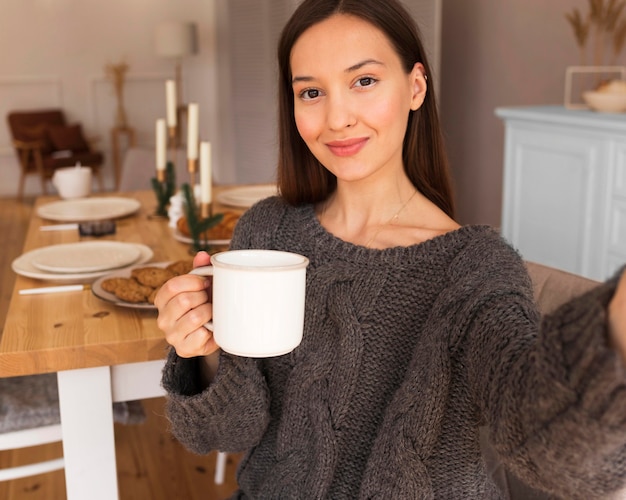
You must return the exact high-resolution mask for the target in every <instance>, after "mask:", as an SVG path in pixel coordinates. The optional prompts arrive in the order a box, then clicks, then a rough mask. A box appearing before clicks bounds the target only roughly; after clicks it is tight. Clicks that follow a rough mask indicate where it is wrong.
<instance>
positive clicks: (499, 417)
mask: <svg viewBox="0 0 626 500" xmlns="http://www.w3.org/2000/svg"><path fill="white" fill-rule="evenodd" d="M500 265H502V263H500ZM505 267H507V268H508V269H509V271H508V272H505V273H504V274H505V276H503V277H502V279H501V280H498V279H495V280H493V279H491V280H490V281H491V282H492V284H491V286H487V287H485V290H484V293H481V294H480V295H481V298H480V300H477V301H476V302H475V303H474V304H473V311H472V313H471V314H470V315H469V317H470V320H469V321H468V323H467V330H466V337H465V339H464V341H463V343H462V344H463V346H462V347H461V349H460V350H461V351H462V352H463V362H464V363H467V366H468V369H469V374H470V375H469V376H470V384H471V385H472V387H474V388H475V393H476V398H477V400H478V401H479V404H481V406H482V410H483V413H484V415H485V418H486V420H487V423H488V425H489V429H490V431H489V432H490V440H491V442H492V444H493V446H494V448H495V449H496V451H497V452H498V455H499V456H500V459H501V460H502V461H503V462H504V463H505V465H506V466H507V467H508V468H509V469H510V470H511V471H512V472H513V473H514V474H515V475H516V476H518V477H520V478H521V479H523V480H524V481H525V482H527V483H528V484H529V485H531V486H533V487H535V488H538V489H542V490H544V491H547V492H549V493H552V494H555V495H558V496H559V497H563V498H571V499H576V498H585V499H590V498H598V497H603V496H604V495H607V494H609V493H611V492H614V491H615V490H617V489H619V488H620V487H622V486H623V483H624V480H625V478H626V370H625V369H624V365H623V362H622V360H621V358H620V357H619V356H618V354H617V353H616V352H615V351H613V350H612V349H611V348H610V347H609V345H608V342H607V338H608V337H607V318H606V314H607V313H606V310H607V305H608V303H609V301H610V299H611V297H612V295H613V291H614V288H615V285H616V280H615V279H613V280H610V281H609V282H607V283H605V284H603V285H601V286H599V287H598V288H596V289H594V290H592V291H590V292H588V293H586V294H584V295H582V296H580V297H578V298H575V299H573V300H571V301H570V302H568V303H566V304H564V305H563V306H562V307H560V308H559V309H558V310H557V311H555V312H554V313H552V314H550V315H549V316H545V317H544V318H542V319H540V318H539V315H538V313H537V311H536V308H535V304H534V301H533V299H532V294H531V292H530V291H529V287H528V279H527V276H526V275H525V271H524V270H523V267H521V262H517V261H513V262H511V265H510V266H505ZM489 271H490V274H491V275H492V276H493V275H498V273H496V272H495V271H494V270H493V269H491V270H489ZM507 273H509V274H507ZM516 275H517V276H516ZM500 276H502V273H500ZM520 283H521V284H520Z"/></svg>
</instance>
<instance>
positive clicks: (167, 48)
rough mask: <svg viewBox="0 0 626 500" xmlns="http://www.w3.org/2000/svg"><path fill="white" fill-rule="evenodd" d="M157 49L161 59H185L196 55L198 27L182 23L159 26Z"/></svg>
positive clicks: (171, 22) (156, 39)
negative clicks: (184, 57) (190, 55)
mask: <svg viewBox="0 0 626 500" xmlns="http://www.w3.org/2000/svg"><path fill="white" fill-rule="evenodd" d="M155 48H156V53H157V55H159V56H161V57H183V56H186V55H189V54H195V53H196V51H197V44H196V25H195V24H194V23H186V22H182V21H165V22H162V23H160V24H158V25H157V27H156V31H155Z"/></svg>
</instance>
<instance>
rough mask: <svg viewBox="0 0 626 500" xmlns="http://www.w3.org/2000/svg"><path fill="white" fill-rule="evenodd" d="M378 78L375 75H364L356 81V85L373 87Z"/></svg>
mask: <svg viewBox="0 0 626 500" xmlns="http://www.w3.org/2000/svg"><path fill="white" fill-rule="evenodd" d="M377 81H378V80H377V79H376V78H374V77H371V76H364V77H362V78H359V79H358V80H357V81H356V83H355V87H371V86H372V85H374V84H375V83H376V82H377Z"/></svg>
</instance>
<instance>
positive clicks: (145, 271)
mask: <svg viewBox="0 0 626 500" xmlns="http://www.w3.org/2000/svg"><path fill="white" fill-rule="evenodd" d="M131 276H132V277H133V278H135V279H136V280H137V281H138V282H139V283H141V284H142V285H146V286H149V287H152V288H157V287H159V286H161V285H162V284H163V283H165V282H166V281H167V280H169V279H170V278H173V277H174V276H175V275H174V273H173V272H172V271H170V270H169V269H166V268H163V267H137V268H135V269H133V270H132V271H131Z"/></svg>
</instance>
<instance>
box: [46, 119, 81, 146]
mask: <svg viewBox="0 0 626 500" xmlns="http://www.w3.org/2000/svg"><path fill="white" fill-rule="evenodd" d="M48 135H49V136H50V141H51V142H52V146H53V148H54V149H55V150H57V151H72V152H75V153H76V152H83V151H89V144H88V143H87V141H86V140H85V136H84V135H83V128H82V127H81V126H80V124H74V125H67V126H56V127H49V128H48Z"/></svg>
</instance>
